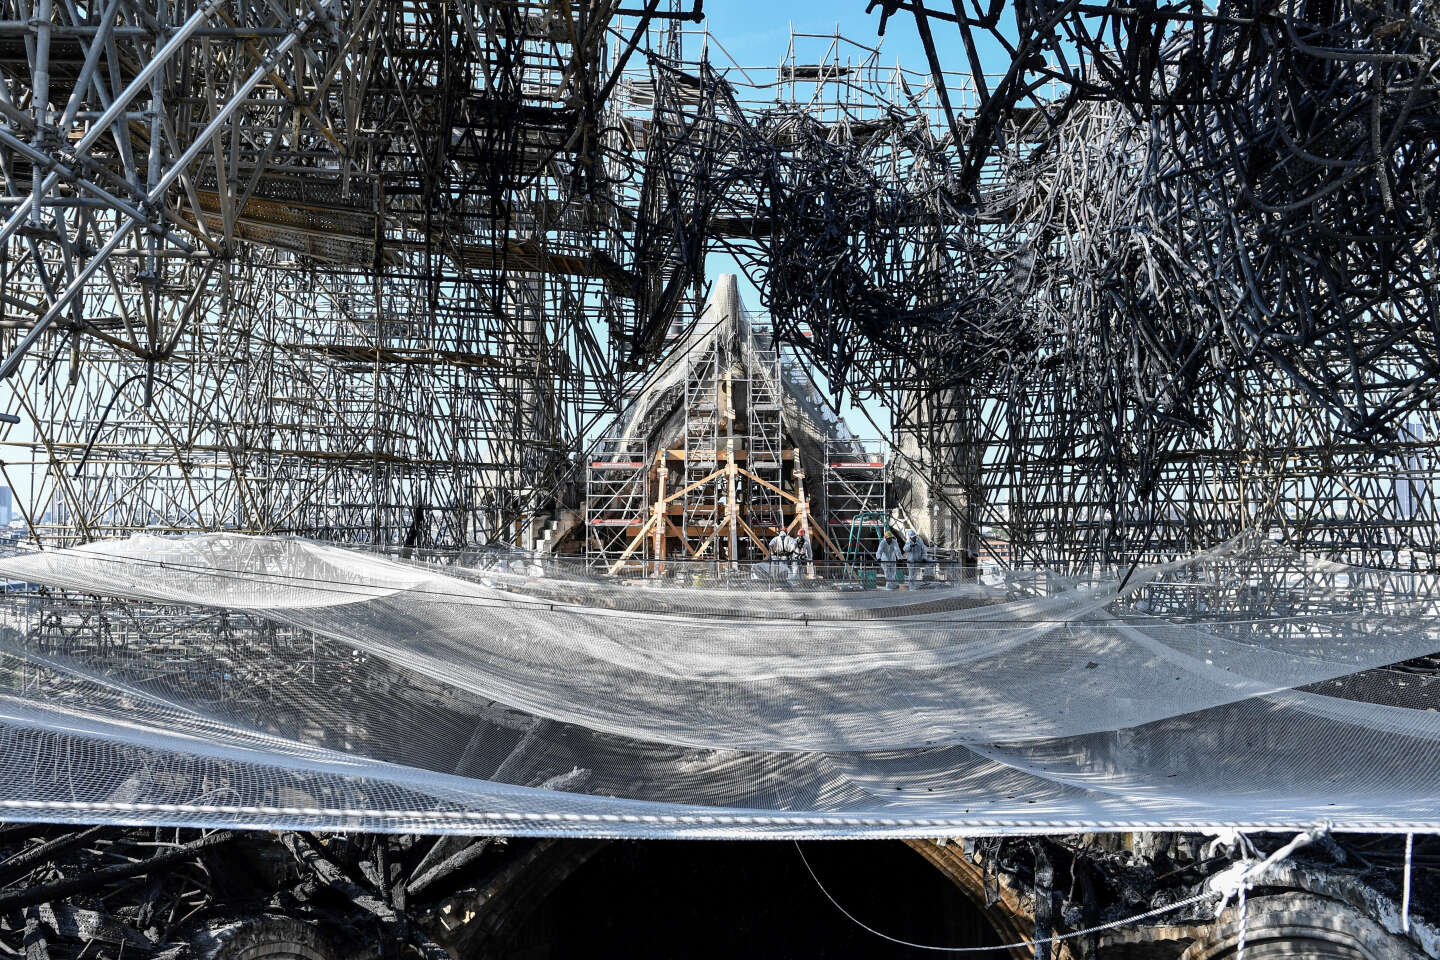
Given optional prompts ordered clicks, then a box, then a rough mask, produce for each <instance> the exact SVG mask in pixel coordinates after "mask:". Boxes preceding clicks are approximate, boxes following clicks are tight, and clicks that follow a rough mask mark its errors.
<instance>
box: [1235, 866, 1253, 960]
mask: <svg viewBox="0 0 1440 960" xmlns="http://www.w3.org/2000/svg"><path fill="white" fill-rule="evenodd" d="M1248 886H1249V884H1245V885H1243V886H1241V887H1240V941H1239V943H1237V944H1236V945H1235V960H1245V941H1246V940H1248V939H1249V937H1250V910H1249V906H1248V905H1249V901H1248V900H1247V899H1246V898H1245V890H1246V887H1248Z"/></svg>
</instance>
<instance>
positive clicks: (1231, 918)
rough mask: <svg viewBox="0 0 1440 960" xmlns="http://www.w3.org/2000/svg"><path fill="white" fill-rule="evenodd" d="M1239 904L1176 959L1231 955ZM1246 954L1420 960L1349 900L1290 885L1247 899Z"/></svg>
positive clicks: (1255, 959)
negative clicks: (1271, 893) (1268, 894)
mask: <svg viewBox="0 0 1440 960" xmlns="http://www.w3.org/2000/svg"><path fill="white" fill-rule="evenodd" d="M1240 928H1241V923H1240V910H1239V907H1238V905H1235V904H1232V905H1230V906H1229V907H1227V908H1226V909H1225V912H1224V913H1223V914H1221V916H1220V918H1219V919H1218V920H1217V921H1216V922H1215V923H1213V924H1211V925H1209V926H1208V927H1205V928H1202V930H1201V932H1200V935H1199V937H1198V938H1197V939H1196V940H1195V941H1194V942H1193V943H1191V944H1190V946H1189V947H1188V948H1186V950H1185V952H1184V953H1182V954H1181V955H1180V960H1233V958H1234V957H1235V956H1236V955H1237V953H1238V952H1239V945H1240ZM1245 957H1246V960H1295V958H1304V960H1422V957H1423V955H1422V954H1421V953H1420V952H1419V951H1418V950H1416V949H1415V947H1414V946H1413V945H1411V944H1410V943H1408V942H1406V941H1405V940H1403V939H1401V938H1400V937H1397V936H1395V935H1394V934H1392V933H1390V932H1389V931H1388V930H1386V929H1385V928H1384V927H1382V926H1381V925H1380V924H1379V923H1377V922H1375V920H1373V919H1371V918H1370V917H1368V916H1366V915H1365V914H1363V913H1361V912H1360V911H1358V910H1356V909H1355V908H1354V907H1352V906H1351V905H1350V904H1348V903H1342V902H1341V901H1338V900H1332V899H1331V898H1329V897H1321V896H1317V895H1315V894H1312V893H1301V892H1298V891H1290V892H1286V893H1280V894H1274V895H1271V896H1263V897H1252V898H1251V899H1250V901H1249V903H1247V904H1246V916H1245Z"/></svg>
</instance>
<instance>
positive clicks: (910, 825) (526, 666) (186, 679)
mask: <svg viewBox="0 0 1440 960" xmlns="http://www.w3.org/2000/svg"><path fill="white" fill-rule="evenodd" d="M515 567H516V569H518V570H520V571H522V572H519V573H512V572H505V571H504V570H502V569H495V568H491V569H478V568H473V567H466V566H464V565H461V564H458V563H452V564H448V565H438V564H434V563H421V562H414V561H405V560H398V559H393V558H386V557H383V556H381V555H378V554H375V553H370V552H364V551H359V550H351V549H343V548H339V547H334V546H329V545H323V544H317V543H312V542H307V541H302V540H295V539H282V538H257V537H244V536H238V535H212V536H206V537H196V538H188V539H166V538H157V537H134V538H131V539H128V540H124V541H112V542H105V543H99V544H91V545H88V546H84V547H78V548H74V549H70V550H60V551H44V552H38V553H30V554H24V555H17V556H12V557H9V558H6V559H3V560H0V573H3V574H4V575H5V576H6V577H8V578H10V579H11V581H12V592H11V593H10V594H8V595H7V596H6V598H5V601H6V602H5V605H4V610H3V623H4V627H3V629H0V739H3V747H0V817H6V818H11V819H15V818H22V817H26V818H32V819H42V820H61V819H64V820H77V821H85V822H90V821H103V822H109V821H125V822H165V823H187V824H196V823H204V824H211V825H220V824H242V825H251V826H287V825H288V826H305V827H312V828H318V827H333V828H342V829H389V830H404V831H417V830H428V831H438V830H455V831H463V832H474V833H482V832H493V833H516V832H518V833H557V834H605V835H636V836H662V835H715V836H749V835H791V836H799V835H805V836H852V835H853V836H861V835H866V836H868V835H939V834H945V833H957V832H976V831H982V830H983V831H1017V832H1020V831H1039V830H1068V829H1082V828H1087V829H1100V828H1134V829H1140V828H1146V827H1156V828H1161V827H1163V828H1170V829H1184V828H1196V829H1198V828H1203V827H1208V826H1253V827H1275V828H1280V827H1293V826H1302V825H1309V824H1314V823H1317V822H1327V823H1330V824H1332V825H1333V826H1334V827H1335V828H1336V829H1376V830H1380V829H1425V828H1429V827H1434V826H1437V825H1440V810H1437V802H1436V799H1435V793H1436V791H1435V789H1434V784H1435V783H1437V782H1440V713H1436V712H1435V708H1436V707H1437V706H1440V699H1437V698H1436V696H1435V693H1436V691H1440V683H1437V682H1436V681H1434V680H1432V678H1431V677H1430V676H1429V675H1428V674H1426V673H1425V672H1424V671H1414V670H1401V669H1394V668H1388V669H1387V667H1389V665H1393V664H1398V663H1400V662H1402V661H1407V660H1411V659H1412V658H1416V657H1422V656H1425V655H1429V654H1433V653H1435V652H1436V651H1440V619H1437V617H1436V612H1437V611H1436V606H1437V602H1440V596H1437V593H1436V589H1435V583H1434V581H1433V579H1432V578H1427V577H1422V576H1418V575H1406V574H1397V573H1388V572H1380V571H1373V570H1361V569H1356V568H1348V567H1342V566H1339V565H1335V564H1329V563H1324V562H1319V561H1314V560H1312V559H1308V558H1305V557H1303V556H1301V555H1299V554H1296V553H1294V552H1291V551H1288V550H1286V549H1285V548H1283V547H1281V546H1278V545H1276V544H1273V543H1269V542H1266V541H1263V540H1256V539H1253V538H1252V539H1247V540H1240V541H1236V542H1232V543H1228V544H1225V545H1223V546H1221V547H1218V548H1216V549H1214V550H1211V551H1207V552H1205V553H1202V554H1199V555H1197V556H1195V557H1191V558H1188V559H1186V560H1183V561H1178V562H1175V563H1171V564H1168V565H1164V566H1159V567H1153V568H1149V569H1140V570H1136V571H1134V572H1133V573H1132V574H1131V575H1130V576H1129V578H1128V580H1125V582H1124V587H1123V589H1122V587H1121V580H1120V578H1118V577H1117V578H1116V579H1109V580H1106V579H1097V580H1096V581H1095V582H1089V583H1079V582H1075V581H1069V580H1065V579H1063V578H1060V577H1058V576H1054V575H1047V574H1036V573H1027V574H1016V575H1010V576H1004V577H1000V576H997V577H993V578H988V579H987V580H985V581H983V582H979V583H967V584H948V585H936V586H934V587H931V588H928V589H923V590H916V591H913V592H902V593H885V592H880V591H850V590H842V589H829V588H821V589H808V590H750V589H721V588H715V589H701V588H693V587H692V588H678V587H663V586H659V585H654V584H632V585H626V584H620V583H617V582H613V581H609V582H607V581H601V580H595V579H586V578H584V577H583V576H580V575H572V576H566V575H564V574H561V573H560V572H559V571H556V570H552V571H550V572H549V574H548V575H545V576H535V575H533V572H535V571H532V572H531V573H528V574H527V573H526V572H523V571H525V569H526V566H525V565H524V564H516V565H515ZM22 584H23V585H27V586H21V585H22ZM40 586H43V587H44V588H47V589H46V590H44V591H41V590H38V589H37V588H38V587H40ZM55 588H60V590H59V591H57V590H56V589H55Z"/></svg>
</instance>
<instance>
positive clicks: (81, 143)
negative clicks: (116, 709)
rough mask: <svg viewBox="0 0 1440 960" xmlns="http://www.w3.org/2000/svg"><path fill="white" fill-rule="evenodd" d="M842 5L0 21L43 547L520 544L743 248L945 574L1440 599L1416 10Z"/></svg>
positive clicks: (129, 9) (3, 324)
mask: <svg viewBox="0 0 1440 960" xmlns="http://www.w3.org/2000/svg"><path fill="white" fill-rule="evenodd" d="M872 6H873V7H874V8H877V9H876V10H875V12H876V14H877V19H876V23H877V27H878V28H879V29H880V30H882V31H884V30H895V29H897V28H898V27H899V25H900V24H901V23H902V22H903V23H904V24H905V25H906V28H907V29H908V27H909V25H910V24H911V23H913V24H914V26H915V28H916V29H917V30H918V32H919V35H920V37H921V40H922V44H923V46H924V47H925V49H926V50H927V51H928V52H929V54H930V55H929V58H928V59H929V61H930V62H929V63H928V64H927V65H926V67H928V70H927V71H926V72H924V73H914V72H906V71H904V70H900V69H898V68H897V69H894V70H884V69H881V67H880V66H879V58H878V55H876V54H875V53H874V52H873V51H872V50H870V48H868V47H865V46H861V45H856V44H852V43H849V42H845V41H842V40H840V39H839V38H838V37H836V38H828V39H824V40H822V39H820V38H814V37H809V38H804V37H801V38H797V41H796V42H795V43H794V44H792V47H791V51H790V53H789V54H788V55H787V57H786V59H785V61H784V62H782V63H781V64H780V66H779V69H778V71H776V72H774V73H772V74H767V73H761V72H760V71H757V70H755V69H753V68H749V67H743V68H742V67H741V66H740V65H737V64H733V63H727V62H724V60H723V58H722V54H723V47H722V46H721V43H719V42H717V43H714V44H711V43H709V42H707V41H708V38H707V37H706V36H705V35H704V34H703V33H698V34H697V33H696V32H687V29H686V28H685V27H684V26H683V25H684V24H685V23H686V21H687V20H688V19H691V18H692V14H696V13H698V11H692V10H688V9H681V8H676V7H670V8H667V9H664V10H662V9H661V5H660V4H659V3H658V2H654V0H651V2H648V3H646V4H645V5H644V7H643V9H640V10H638V11H637V10H630V11H628V12H626V11H625V10H622V9H621V8H620V7H617V6H616V5H615V4H613V3H610V2H603V0H602V2H589V3H586V2H581V3H570V2H566V3H559V4H554V3H552V4H539V3H515V2H507V3H496V4H489V5H484V6H483V7H481V8H478V9H473V10H472V9H470V8H468V7H465V8H455V9H451V8H448V7H446V8H434V7H432V6H430V5H426V4H420V3H414V2H409V0H376V2H374V3H352V2H340V0H330V2H327V3H303V4H298V3H297V4H294V5H292V6H291V7H286V6H285V5H283V4H281V5H276V4H249V3H243V2H239V0H236V2H227V3H223V4H222V3H218V2H215V0H211V2H208V3H196V2H190V3H182V4H180V5H178V6H177V5H170V6H166V7H164V8H163V9H162V8H161V7H159V6H156V5H155V4H154V3H150V2H146V0H116V2H114V3H103V4H101V3H96V4H88V3H86V4H73V3H62V4H54V3H52V2H50V0H37V2H35V3H33V4H31V3H28V2H22V0H9V3H8V6H7V7H6V9H5V10H4V12H3V15H0V39H3V42H4V43H5V44H7V45H8V46H7V47H6V49H11V50H12V51H13V52H14V53H13V55H12V56H8V57H5V58H3V60H0V73H3V76H4V80H5V85H4V90H3V92H0V113H3V126H0V159H3V172H4V190H5V194H6V196H7V197H8V200H7V203H8V206H7V209H8V210H10V211H11V212H10V214H9V215H8V217H7V219H6V220H5V222H4V225H3V226H0V239H3V241H4V244H3V248H0V253H3V261H0V263H3V266H0V270H3V276H4V281H5V282H4V287H5V296H4V298H3V302H0V330H3V333H0V338H3V340H4V345H5V348H6V351H7V359H6V360H5V361H4V366H3V372H4V373H5V374H7V375H8V377H9V380H8V383H9V389H10V398H9V404H10V407H11V408H12V409H14V410H15V412H17V413H18V414H20V415H21V417H22V420H23V421H24V422H23V423H22V424H20V425H17V426H10V427H7V428H5V429H6V430H7V431H8V433H7V440H8V442H9V443H10V444H11V445H12V451H11V453H10V454H9V455H7V456H6V457H5V458H4V459H5V460H6V466H5V470H6V471H9V472H10V473H11V474H14V473H16V472H19V471H24V470H25V469H26V464H25V461H27V460H28V461H29V470H28V472H29V473H30V474H31V476H30V478H29V479H28V481H27V482H24V483H22V482H17V481H19V480H20V478H18V477H12V478H11V479H10V480H9V481H8V482H9V485H10V486H11V487H12V488H15V489H16V490H17V491H22V490H24V489H25V488H26V487H28V492H25V493H24V495H23V496H22V504H21V506H22V507H23V513H24V516H25V519H26V521H27V522H28V524H29V526H30V528H31V529H32V531H34V532H35V533H36V534H37V535H39V536H42V537H47V538H57V539H72V538H78V539H88V538H92V537H98V536H104V535H107V534H115V533H123V532H126V531H128V530H134V529H136V528H142V527H148V526H152V525H159V526H161V527H166V528H172V529H216V528H227V527H230V528H238V529H244V530H253V531H258V532H300V533H305V534H308V535H312V536H317V537H323V538H326V539H333V540H344V541H365V542H392V543H407V544H412V545H426V544H431V545H444V544H452V545H453V544H461V543H473V542H476V541H477V540H496V539H507V540H518V541H520V542H522V543H525V544H527V545H530V544H533V543H534V542H535V541H536V540H537V538H538V537H539V534H540V531H541V529H542V528H543V527H544V526H545V524H546V523H547V522H548V519H549V518H550V517H551V516H552V513H554V512H555V511H557V510H559V511H563V509H564V508H565V507H567V506H573V501H574V499H575V497H576V495H577V494H576V486H577V483H576V479H575V478H576V470H577V468H579V467H580V465H581V464H583V462H584V451H585V450H586V449H587V447H588V446H589V445H590V444H591V443H592V442H593V441H594V440H595V439H596V438H597V437H599V436H601V435H602V434H603V433H604V424H605V423H606V421H607V419H608V418H609V417H610V416H611V415H613V414H614V413H616V412H617V411H618V410H619V409H620V408H621V407H623V405H624V403H625V398H626V391H627V390H628V389H630V388H631V387H632V386H633V384H634V383H635V382H636V380H637V379H638V377H639V376H641V374H642V373H643V372H644V371H645V370H646V369H648V368H649V367H651V366H652V365H653V364H654V363H655V362H656V360H657V359H658V358H660V357H662V356H663V355H664V353H665V351H666V345H667V342H673V341H670V340H669V339H668V336H667V335H668V333H669V331H670V329H671V327H672V325H673V324H674V322H675V321H676V320H680V321H682V322H683V321H684V320H686V319H688V318H689V317H691V316H693V314H694V313H695V310H696V307H697V305H698V303H699V302H700V300H701V295H702V293H703V290H702V287H703V277H704V269H705V258H706V256H707V254H709V253H712V252H716V251H726V252H729V253H730V254H731V255H733V256H734V257H735V258H736V259H738V260H739V261H740V262H741V264H742V265H743V266H744V267H745V268H746V270H747V272H748V273H749V274H750V275H751V277H752V279H753V280H754V281H755V283H756V285H757V287H758V288H759V290H760V291H761V295H762V299H763V305H764V306H765V307H766V308H767V309H768V310H769V312H770V313H771V315H772V319H773V322H774V325H775V332H776V335H777V337H778V338H779V339H780V340H782V341H785V342H788V343H789V344H790V347H791V349H792V350H794V351H795V352H796V353H797V354H798V355H801V356H803V357H805V358H807V359H808V360H809V361H810V362H812V363H813V365H814V368H815V370H816V372H817V373H818V375H819V376H820V377H821V378H823V379H825V380H827V381H828V382H829V385H830V386H831V387H833V388H835V389H836V390H837V391H839V392H841V393H848V392H855V393H858V394H860V395H877V396H879V397H881V398H883V399H884V400H885V402H886V403H887V404H888V405H889V406H890V407H891V408H892V409H893V414H894V429H895V434H896V436H895V442H896V447H897V452H898V453H899V454H900V455H901V460H902V461H903V463H904V464H905V466H904V468H903V472H904V473H905V479H906V482H907V483H908V485H909V488H910V489H911V490H916V489H924V490H925V491H927V495H926V496H925V497H924V500H925V502H926V503H927V504H928V505H929V506H930V507H931V508H933V509H935V510H938V511H941V512H945V513H947V514H950V515H952V516H953V517H954V518H955V520H956V522H955V523H954V524H953V526H952V527H951V529H953V530H955V531H957V532H955V533H954V535H953V537H952V539H951V541H950V542H948V543H943V544H942V546H950V547H954V548H957V549H971V550H983V549H985V548H993V547H994V544H995V543H997V542H1004V543H1006V544H1007V547H1006V549H1007V550H1008V551H1009V552H1010V553H1011V554H1012V555H1014V556H1017V557H1019V558H1020V559H1021V560H1024V561H1028V562H1044V563H1047V564H1050V565H1053V566H1056V567H1062V568H1065V567H1069V568H1076V567H1080V566H1084V565H1087V564H1090V563H1092V562H1094V561H1097V560H1099V561H1102V562H1108V561H1115V560H1137V561H1138V560H1141V559H1155V558H1157V557H1159V556H1162V555H1171V554H1174V553H1177V552H1180V551H1182V550H1187V549H1194V548H1198V547H1201V546H1206V545H1209V544H1213V543H1216V542H1220V541H1221V540H1223V539H1225V538H1226V537H1228V536H1229V535H1231V534H1233V533H1234V532H1235V531H1237V530H1239V529H1241V528H1244V527H1247V526H1254V525H1259V526H1268V527H1271V528H1275V529H1279V530H1281V531H1282V532H1283V534H1284V535H1285V537H1286V539H1287V540H1289V542H1291V543H1292V544H1293V545H1295V546H1297V547H1298V548H1300V549H1302V550H1307V551H1312V552H1320V553H1325V554H1329V555H1334V556H1337V557H1342V558H1344V559H1346V560H1348V561H1351V562H1360V563H1367V564H1379V565H1402V566H1416V567H1420V568H1425V569H1434V568H1435V566H1436V562H1437V561H1436V557H1437V551H1440V544H1437V539H1436V538H1437V530H1440V524H1437V522H1436V513H1435V502H1434V489H1435V483H1434V481H1435V479H1436V477H1435V476H1434V475H1435V473H1436V470H1437V462H1436V447H1435V444H1436V442H1437V438H1440V422H1437V418H1436V413H1435V404H1434V396H1435V392H1436V388H1437V372H1440V371H1437V367H1440V359H1437V357H1440V354H1437V351H1436V346H1437V344H1436V334H1437V328H1440V320H1437V317H1440V303H1437V300H1436V294H1435V292H1434V289H1433V282H1434V276H1435V267H1436V261H1435V258H1436V253H1435V248H1434V236H1433V235H1434V232H1435V229H1436V227H1435V213H1436V209H1437V204H1440V193H1437V190H1440V187H1437V186H1436V182H1437V177H1436V176H1435V173H1436V170H1437V167H1440V163H1437V155H1436V154H1437V149H1440V147H1437V142H1440V138H1437V136H1436V134H1437V126H1440V111H1437V85H1440V80H1437V72H1436V66H1437V58H1440V22H1437V21H1440V17H1437V11H1436V8H1435V5H1434V4H1433V3H1414V4H1390V5H1383V6H1374V5H1370V4H1364V3H1360V2H1338V3H1336V2H1326V3H1321V2H1314V3H1300V2H1286V3H1277V4H1269V5H1260V4H1253V3H1252V4H1241V3H1222V4H1219V5H1216V6H1203V5H1200V4H1195V3H1192V4H1174V5H1167V6H1161V5H1156V4H1142V5H1137V6H1126V7H1117V6H1109V5H1105V4H1103V3H1082V2H1079V0H1066V2H1060V3H1047V4H1042V5H1035V4H1030V3H1023V4H1013V5H1006V4H1003V3H998V2H997V3H993V4H990V5H989V6H988V8H981V7H980V6H978V5H975V6H969V7H967V6H966V5H965V4H963V3H960V2H956V3H954V4H952V5H951V7H950V8H949V9H941V8H940V7H939V6H938V5H937V6H936V7H935V8H933V9H932V8H929V7H926V6H924V5H923V4H920V3H914V2H910V3H901V2H899V0H877V2H876V3H875V4H872ZM942 31H943V36H945V37H950V38H952V39H953V37H954V35H955V34H958V37H959V40H960V46H961V49H963V50H964V51H965V58H964V62H963V63H958V62H945V61H942V58H941V56H940V55H939V51H940V49H941V48H942V46H943V45H937V37H940V36H942ZM716 39H717V40H718V41H721V42H723V38H716ZM811 48H814V52H815V55H814V56H813V57H810V56H809V53H810V52H811ZM997 48H998V49H1002V50H1003V51H1004V56H1003V57H1002V58H1001V62H999V63H998V65H997V63H996V62H995V60H994V58H993V55H991V54H985V55H984V56H982V54H984V53H985V51H989V50H992V49H997ZM22 51H23V52H22ZM987 57H988V59H987ZM996 66H998V70H997V69H994V68H995V67H996ZM956 71H958V72H956ZM771 77H773V80H772V79H771ZM14 445H18V446H19V447H20V448H21V449H22V450H23V451H28V452H29V454H30V455H29V456H26V455H25V454H23V453H22V454H21V455H20V456H16V455H15V451H14V449H13V447H14Z"/></svg>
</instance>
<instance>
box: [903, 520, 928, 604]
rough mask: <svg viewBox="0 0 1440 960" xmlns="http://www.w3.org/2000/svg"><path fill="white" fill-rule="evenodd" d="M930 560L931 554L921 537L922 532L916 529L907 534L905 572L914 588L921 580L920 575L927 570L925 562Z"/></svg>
mask: <svg viewBox="0 0 1440 960" xmlns="http://www.w3.org/2000/svg"><path fill="white" fill-rule="evenodd" d="M929 562H930V554H929V551H927V550H926V549H925V541H924V540H921V539H920V534H918V533H916V532H915V531H914V530H911V531H910V532H909V533H907V534H905V573H906V578H907V579H908V580H909V581H910V587H911V589H912V590H913V589H914V587H915V584H917V583H919V582H920V577H921V575H922V574H924V572H925V564H927V563H929Z"/></svg>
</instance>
